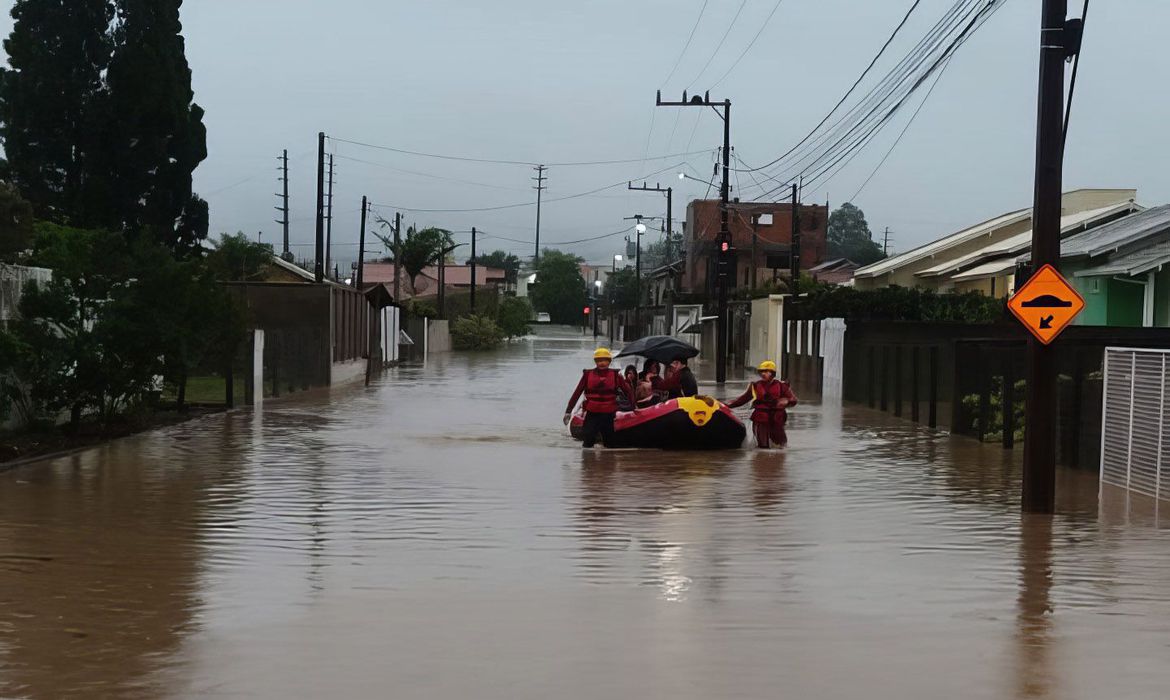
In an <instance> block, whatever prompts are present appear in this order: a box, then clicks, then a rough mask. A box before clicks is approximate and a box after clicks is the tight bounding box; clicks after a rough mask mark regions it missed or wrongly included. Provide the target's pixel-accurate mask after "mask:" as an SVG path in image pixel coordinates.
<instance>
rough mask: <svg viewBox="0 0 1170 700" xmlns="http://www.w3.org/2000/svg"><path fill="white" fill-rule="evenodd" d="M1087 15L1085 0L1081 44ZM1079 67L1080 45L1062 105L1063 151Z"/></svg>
mask: <svg viewBox="0 0 1170 700" xmlns="http://www.w3.org/2000/svg"><path fill="white" fill-rule="evenodd" d="M1088 16H1089V0H1085V6H1084V9H1082V10H1081V39H1082V42H1081V45H1082V46H1083V45H1084V33H1085V18H1087V17H1088ZM1080 67H1081V47H1078V48H1077V55H1076V56H1075V57H1074V58H1073V67H1072V78H1071V79H1070V80H1069V84H1068V100H1067V102H1066V103H1065V106H1064V130H1063V131H1062V132H1061V136H1060V148H1061V150H1062V151H1063V150H1064V145H1065V144H1066V143H1067V142H1068V122H1069V117H1071V116H1072V104H1073V92H1075V91H1076V89H1077V69H1079V68H1080Z"/></svg>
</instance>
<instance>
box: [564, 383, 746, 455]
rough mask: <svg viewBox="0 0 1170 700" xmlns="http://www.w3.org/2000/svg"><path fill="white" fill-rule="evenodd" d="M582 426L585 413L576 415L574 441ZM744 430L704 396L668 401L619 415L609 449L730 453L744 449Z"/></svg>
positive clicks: (571, 428)
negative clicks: (742, 447)
mask: <svg viewBox="0 0 1170 700" xmlns="http://www.w3.org/2000/svg"><path fill="white" fill-rule="evenodd" d="M584 425H585V412H584V411H583V410H579V411H577V413H576V414H574V415H573V419H572V421H570V423H569V432H571V433H572V435H573V437H574V438H575V439H577V440H580V439H581V431H582V428H583V427H584ZM745 437H747V428H745V427H744V425H743V422H742V421H740V420H739V418H736V417H735V414H734V413H732V412H731V409H730V408H728V407H727V406H724V405H723V404H721V403H719V402H718V401H716V400H715V399H712V398H709V397H706V396H697V397H691V398H681V399H671V400H669V401H665V402H663V403H660V404H655V405H653V406H648V407H646V408H642V409H639V410H638V412H637V413H633V412H622V413H618V414H617V417H616V418H615V419H614V444H613V445H612V447H647V448H657V449H664V450H733V449H736V448H738V447H740V446H741V445H743V441H744V438H745Z"/></svg>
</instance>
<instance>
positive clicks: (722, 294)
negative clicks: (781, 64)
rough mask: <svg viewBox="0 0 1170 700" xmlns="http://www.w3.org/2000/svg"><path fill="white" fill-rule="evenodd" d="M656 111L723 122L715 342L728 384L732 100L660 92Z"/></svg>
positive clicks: (718, 377)
mask: <svg viewBox="0 0 1170 700" xmlns="http://www.w3.org/2000/svg"><path fill="white" fill-rule="evenodd" d="M656 104H657V106H659V107H711V108H712V109H714V110H715V111H716V113H719V107H722V108H723V112H722V113H721V114H719V116H720V117H721V118H722V119H723V182H722V183H721V184H720V186H719V238H718V239H717V244H718V250H719V253H718V255H719V257H718V261H717V263H716V270H717V277H718V307H719V308H718V312H717V313H718V320H717V321H716V331H715V332H716V334H717V337H716V338H715V381H716V382H717V383H719V384H723V383H724V382H726V381H727V344H728V343H727V341H728V337H727V336H728V326H729V324H728V318H727V316H728V312H727V295H728V292H729V291H730V290H729V287H731V286H732V285H733V284H734V283H735V279H734V277H735V259H736V258H735V256H736V251H735V248H734V247H733V246H732V244H731V229H730V228H729V225H728V206H729V204H728V202H729V200H730V198H731V180H730V175H731V100H726V99H725V100H723V101H722V102H712V101H711V95H710V93H706V94H704V95H703V96H702V97H699V96H698V95H694V96H692V97H691V98H690V99H688V98H687V92H686V90H683V96H682V101H681V102H663V101H662V91H661V90H659V91H658V94H657V101H656Z"/></svg>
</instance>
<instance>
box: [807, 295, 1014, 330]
mask: <svg viewBox="0 0 1170 700" xmlns="http://www.w3.org/2000/svg"><path fill="white" fill-rule="evenodd" d="M799 308H800V314H801V316H802V317H804V318H844V319H848V320H882V321H955V322H962V323H995V322H996V321H999V320H1001V319H1003V316H1004V301H1003V300H1002V299H996V298H994V297H988V296H984V295H983V294H980V293H978V292H966V293H963V294H953V293H951V294H938V293H937V292H934V291H931V290H923V289H910V288H907V287H898V286H890V287H883V288H880V289H873V290H859V289H854V288H852V287H835V286H818V287H814V288H812V289H811V290H810V291H809V293H808V295H807V296H806V297H803V298H802V299H801V300H800V305H799Z"/></svg>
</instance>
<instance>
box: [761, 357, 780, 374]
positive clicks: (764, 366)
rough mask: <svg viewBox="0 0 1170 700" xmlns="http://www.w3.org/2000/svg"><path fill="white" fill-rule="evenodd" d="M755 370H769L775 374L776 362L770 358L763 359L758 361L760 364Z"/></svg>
mask: <svg viewBox="0 0 1170 700" xmlns="http://www.w3.org/2000/svg"><path fill="white" fill-rule="evenodd" d="M756 371H757V372H771V373H773V374H775V373H776V363H775V362H772V361H771V360H764V361H763V362H761V363H760V366H759V367H758V368H757V369H756Z"/></svg>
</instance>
